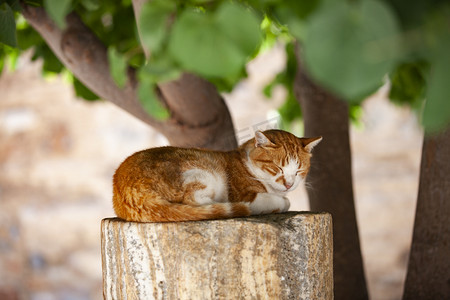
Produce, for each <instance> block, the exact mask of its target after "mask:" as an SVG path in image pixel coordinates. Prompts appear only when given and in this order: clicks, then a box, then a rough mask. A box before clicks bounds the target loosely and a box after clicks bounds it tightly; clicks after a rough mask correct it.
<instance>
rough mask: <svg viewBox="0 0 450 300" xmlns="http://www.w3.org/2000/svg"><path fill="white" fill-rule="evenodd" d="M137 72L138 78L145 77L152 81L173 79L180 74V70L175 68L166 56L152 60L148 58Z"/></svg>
mask: <svg viewBox="0 0 450 300" xmlns="http://www.w3.org/2000/svg"><path fill="white" fill-rule="evenodd" d="M139 72H140V75H139V76H140V78H145V80H148V81H152V82H154V83H161V82H164V81H171V80H175V79H178V78H179V77H180V75H181V70H179V69H178V68H176V67H175V65H174V64H173V62H172V61H170V60H169V59H168V58H167V57H162V58H159V59H157V60H154V61H153V60H150V62H149V63H148V64H147V65H145V66H143V67H141V69H140V71H139Z"/></svg>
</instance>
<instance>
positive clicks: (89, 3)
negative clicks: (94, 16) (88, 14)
mask: <svg viewBox="0 0 450 300" xmlns="http://www.w3.org/2000/svg"><path fill="white" fill-rule="evenodd" d="M81 4H82V5H83V6H84V7H85V8H86V9H87V10H97V9H99V8H100V3H99V0H81Z"/></svg>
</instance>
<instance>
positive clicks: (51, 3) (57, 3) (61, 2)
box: [44, 0, 72, 28]
mask: <svg viewBox="0 0 450 300" xmlns="http://www.w3.org/2000/svg"><path fill="white" fill-rule="evenodd" d="M71 2H72V1H71V0H44V7H45V10H46V11H47V12H48V14H49V16H50V17H51V18H52V19H53V21H55V23H56V25H58V27H59V28H64V27H65V26H66V20H65V19H66V16H67V14H68V13H69V12H70V8H71Z"/></svg>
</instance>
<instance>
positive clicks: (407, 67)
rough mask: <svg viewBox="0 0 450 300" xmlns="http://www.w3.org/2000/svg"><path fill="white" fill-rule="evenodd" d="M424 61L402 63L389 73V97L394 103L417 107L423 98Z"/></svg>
mask: <svg viewBox="0 0 450 300" xmlns="http://www.w3.org/2000/svg"><path fill="white" fill-rule="evenodd" d="M424 68H425V66H424V62H408V63H402V64H400V65H399V66H397V68H396V69H395V70H394V71H393V72H392V73H391V74H390V81H391V89H390V91H389V99H391V100H392V101H393V102H394V103H398V104H408V105H411V106H413V107H418V106H419V103H421V100H423V99H424V93H425V84H426V82H425V78H424V75H423V69H424Z"/></svg>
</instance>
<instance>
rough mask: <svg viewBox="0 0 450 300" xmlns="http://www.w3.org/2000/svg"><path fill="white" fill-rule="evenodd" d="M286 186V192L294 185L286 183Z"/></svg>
mask: <svg viewBox="0 0 450 300" xmlns="http://www.w3.org/2000/svg"><path fill="white" fill-rule="evenodd" d="M284 186H285V187H286V190H288V189H290V188H291V187H292V184H290V183H287V182H286V183H285V184H284Z"/></svg>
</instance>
